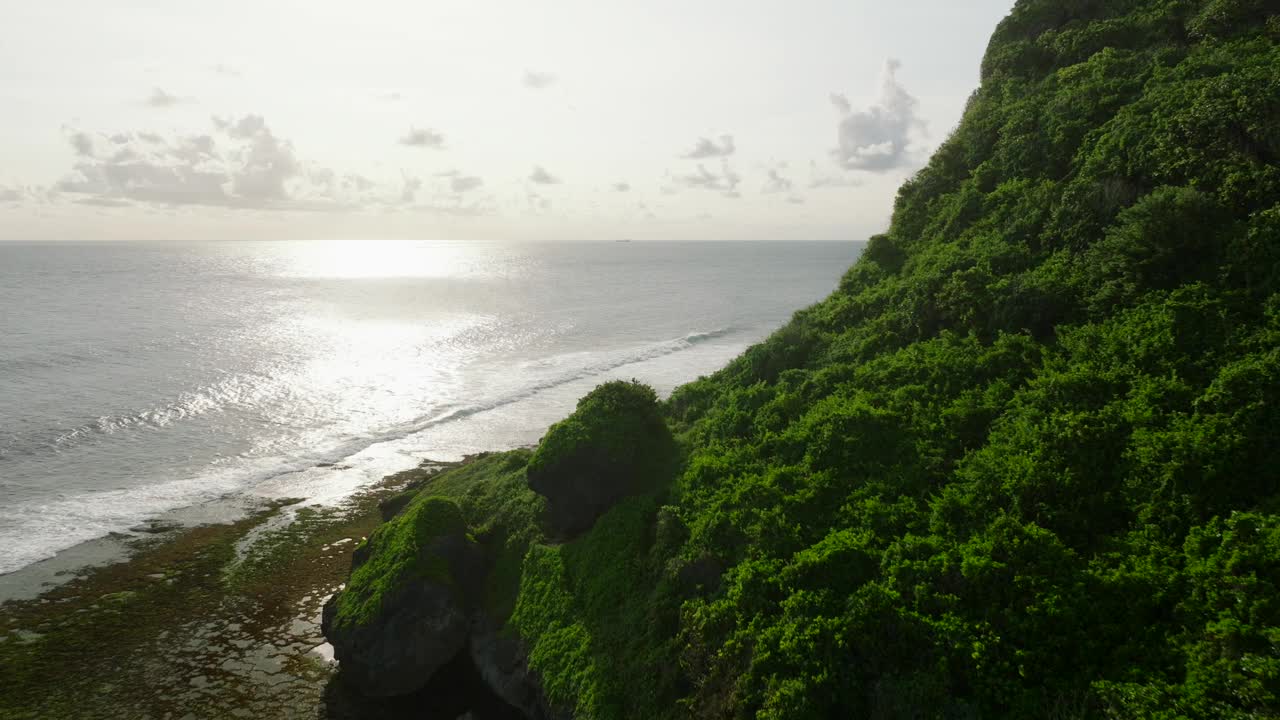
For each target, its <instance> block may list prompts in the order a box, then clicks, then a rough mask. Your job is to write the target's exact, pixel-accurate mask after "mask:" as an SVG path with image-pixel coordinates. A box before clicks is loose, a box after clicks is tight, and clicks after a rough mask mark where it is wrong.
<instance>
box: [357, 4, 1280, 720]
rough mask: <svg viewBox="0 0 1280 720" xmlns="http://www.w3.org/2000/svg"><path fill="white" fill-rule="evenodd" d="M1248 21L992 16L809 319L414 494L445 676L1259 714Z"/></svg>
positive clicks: (1258, 200) (937, 707) (710, 698)
mask: <svg viewBox="0 0 1280 720" xmlns="http://www.w3.org/2000/svg"><path fill="white" fill-rule="evenodd" d="M1278 12H1280V11H1277V9H1276V7H1275V5H1274V4H1273V3H1271V2H1266V1H1264V0H1107V1H1106V2H1102V1H1101V0H1021V1H1020V2H1018V4H1017V6H1016V7H1015V8H1014V10H1013V12H1012V14H1011V15H1010V16H1009V17H1008V18H1007V19H1006V20H1005V21H1004V22H1002V23H1001V24H1000V26H999V28H998V29H997V31H996V33H995V35H994V37H993V38H992V41H991V44H990V47H989V49H988V52H987V54H986V57H985V60H984V62H983V67H982V84H981V87H980V89H979V90H978V91H977V92H976V93H975V94H974V95H973V97H972V98H971V99H970V101H969V104H968V107H967V109H966V111H965V114H964V118H963V121H962V122H961V124H960V126H959V127H958V128H957V129H956V131H955V133H954V134H953V135H952V136H951V138H950V139H948V140H947V141H946V142H945V143H944V144H943V145H942V146H941V147H940V148H939V149H938V151H937V152H936V154H935V155H934V157H933V158H932V160H931V161H930V162H929V164H928V166H927V167H926V168H924V169H923V170H921V171H920V172H919V173H918V174H917V175H916V176H915V177H914V178H912V179H911V180H910V181H908V182H907V183H906V184H905V185H904V186H903V187H902V189H901V190H900V192H899V195H898V198H897V201H896V204H895V210H894V215H893V220H892V223H891V226H890V228H889V230H888V232H886V233H885V234H883V235H879V236H877V237H875V238H873V239H872V240H871V241H870V243H869V245H868V248H867V250H866V252H865V253H864V255H863V257H862V258H861V259H860V260H859V261H858V263H857V264H856V265H855V266H854V267H853V268H852V269H850V270H849V272H848V273H847V274H846V275H845V277H844V278H843V280H842V281H841V283H840V286H839V288H838V289H837V290H836V291H835V292H834V293H833V294H832V295H831V296H830V297H829V298H827V299H826V300H825V301H823V302H821V303H819V304H817V305H815V306H813V307H810V308H808V309H805V310H802V311H800V312H798V313H797V314H796V315H795V317H794V319H793V320H792V321H791V322H790V323H789V324H788V325H786V326H785V327H783V328H782V329H780V330H779V331H778V332H777V333H776V334H774V335H773V336H772V337H770V338H769V339H768V340H766V341H765V342H763V343H761V344H759V345H757V346H755V347H753V348H751V349H750V350H748V351H747V352H746V353H744V354H743V355H742V356H741V357H739V358H738V359H736V360H735V361H733V362H732V363H730V364H729V365H728V366H727V367H726V368H724V369H723V370H722V371H720V372H718V373H717V374H715V375H713V376H711V377H707V378H703V379H700V380H698V381H696V382H693V383H690V384H689V385H686V386H685V387H683V388H680V389H679V390H678V391H677V392H676V393H675V394H674V395H673V396H672V398H671V399H670V400H669V401H667V402H665V403H661V404H656V403H655V402H654V401H653V400H652V399H646V398H643V397H640V396H642V395H645V393H644V392H643V391H642V390H640V389H635V388H634V387H633V390H634V392H631V391H626V390H625V389H623V390H619V389H618V388H617V387H613V388H612V389H607V390H606V389H602V390H601V391H597V392H598V393H601V394H600V395H597V394H593V396H588V398H586V399H584V402H583V404H582V405H580V407H579V411H578V412H577V413H575V415H574V416H573V417H572V418H570V419H569V420H567V421H566V424H562V425H563V426H557V429H553V430H552V431H551V432H550V433H549V434H548V437H547V439H546V440H544V445H543V447H540V448H539V449H538V451H537V453H536V454H533V455H532V456H531V454H530V453H529V452H527V451H516V452H512V453H505V454H498V455H492V456H489V457H486V458H483V459H481V460H479V461H477V462H474V463H472V464H471V465H468V466H467V467H464V468H462V469H459V470H455V471H452V472H449V473H445V474H443V475H441V476H439V477H437V478H434V479H433V480H431V481H430V482H429V483H428V484H427V486H426V487H425V488H424V489H423V490H422V491H421V492H422V493H424V494H425V495H424V497H427V496H429V497H444V498H450V499H451V500H452V502H454V503H456V504H457V507H458V508H459V511H460V513H461V516H462V518H463V520H464V523H465V526H466V528H467V529H466V532H465V533H464V534H463V536H461V539H459V540H457V542H459V543H464V544H466V543H470V544H473V545H474V547H475V549H476V553H477V556H476V559H474V560H473V561H472V565H471V566H469V568H468V569H466V570H461V571H459V572H462V573H463V574H467V575H470V576H475V577H478V578H479V580H480V587H479V589H477V590H475V591H474V592H473V593H472V595H471V596H470V597H469V598H465V599H464V600H462V601H459V602H460V603H461V604H460V605H459V607H460V608H462V610H460V612H463V613H464V614H465V615H466V616H467V618H468V621H467V622H468V623H469V629H468V630H467V638H466V639H465V641H463V643H462V645H460V646H459V647H462V646H465V648H466V651H467V652H469V653H470V655H471V657H472V659H473V661H474V662H475V663H476V665H477V667H478V668H479V669H480V671H481V674H482V675H484V676H485V677H486V679H487V680H489V683H490V685H491V686H492V687H494V688H495V689H496V690H497V691H498V692H499V694H502V695H503V696H504V697H506V698H507V699H508V702H510V703H511V704H513V705H515V706H517V707H519V708H521V709H522V711H523V712H524V713H525V714H526V715H527V716H530V717H550V716H572V717H579V718H664V717H684V716H689V715H693V716H697V717H760V718H777V719H781V718H826V717H876V718H896V717H904V718H905V717H955V718H977V717H982V718H990V717H1010V718H1015V717H1016V718H1022V717H1062V718H1089V717H1192V718H1255V717H1275V716H1277V715H1280V483H1278V481H1280V442H1277V440H1278V439H1280V434H1278V431H1277V428H1280V123H1277V122H1276V119H1277V118H1280V47H1277V40H1280V15H1278V14H1277V13H1278ZM760 291H761V292H768V288H761V289H760ZM611 393H614V394H617V393H620V394H621V396H626V398H624V399H625V400H626V402H621V401H619V402H614V401H612V400H608V398H607V397H606V396H608V395H609V394H611ZM606 400H608V401H607V402H606ZM601 408H603V409H601ZM598 413H604V415H602V416H601V415H598ZM610 413H614V414H613V415H610ZM650 413H653V414H654V415H653V417H657V418H659V419H660V421H661V422H660V423H659V424H660V425H663V426H664V427H656V426H655V425H654V424H653V423H652V422H651V421H650ZM601 418H603V420H601ZM628 423H629V424H628ZM624 426H625V427H628V428H634V429H632V430H628V431H627V432H625V433H621V434H619V433H613V434H610V433H609V432H607V429H608V428H611V427H612V428H621V427H624ZM664 432H665V433H669V434H670V442H669V443H667V442H666V441H665V440H664V439H663V438H664ZM655 438H656V439H655ZM664 448H665V449H664ZM666 452H669V453H670V457H666V456H664V455H663V453H666ZM531 457H532V459H531ZM531 486H532V487H533V488H534V489H537V490H538V491H539V492H542V493H546V495H541V494H539V493H538V492H535V491H534V489H531ZM566 490H568V491H569V492H567V493H566V492H565V491H566ZM575 496H576V497H583V498H587V501H586V503H585V506H584V507H581V508H577V509H576V510H575V509H574V508H573V507H572V506H571V505H568V504H566V503H569V502H570V501H571V500H572V499H573V497H575ZM415 502H418V501H415ZM423 502H425V501H423ZM413 507H415V506H414V505H413V504H410V509H412V508H413ZM548 508H550V510H549V509H548ZM579 511H581V514H575V513H578V512H579ZM387 527H389V528H393V529H394V528H395V527H397V525H396V521H395V520H393V521H392V523H390V524H389V525H388V526H387ZM393 531H394V530H386V531H383V530H380V531H379V533H381V534H383V535H386V536H389V535H390V534H391V533H392V532H393ZM459 532H461V531H459ZM385 540H386V538H383V537H381V536H380V535H379V534H377V533H376V534H375V535H374V536H373V537H371V538H370V541H369V545H368V549H367V550H365V551H363V552H364V557H363V559H362V562H358V564H357V567H356V570H355V572H354V573H353V575H352V581H351V584H350V585H349V586H348V589H347V590H346V591H345V592H344V593H343V594H340V595H339V596H338V598H337V599H336V600H335V601H334V603H335V604H336V607H337V608H338V609H339V610H340V609H341V608H342V607H343V605H344V603H345V604H348V605H350V606H351V607H362V608H368V609H369V612H370V613H371V614H370V615H369V616H368V617H375V616H377V615H378V614H379V613H384V614H385V613H393V612H394V611H395V610H396V607H395V601H394V600H393V599H391V598H392V595H387V596H386V598H388V599H387V600H386V602H385V603H383V604H381V605H379V604H377V603H374V604H369V601H368V597H369V596H368V594H367V588H364V587H363V586H362V583H361V581H360V578H361V577H365V576H369V577H372V576H374V575H376V573H374V572H365V573H364V574H363V575H362V569H361V565H362V564H364V563H370V562H382V561H378V560H376V559H370V558H369V554H370V553H372V554H373V555H374V556H376V555H377V554H378V553H380V552H381V550H379V547H381V546H382V545H388V546H391V545H394V543H390V542H386V541H385ZM429 545H430V543H425V544H424V547H427V546H429ZM468 547H470V545H468ZM392 565H394V563H393V562H391V561H387V562H382V565H381V567H391V566H392ZM412 566H413V564H412V563H405V564H404V567H412ZM432 567H440V565H439V563H436V565H433V566H432ZM410 575H411V574H410ZM410 575H405V576H404V577H398V576H396V577H393V576H385V575H379V576H378V577H380V578H383V579H384V580H387V582H389V583H390V586H396V583H400V582H410V579H409V578H410ZM417 577H419V578H420V580H421V578H427V579H428V580H430V578H431V577H435V578H436V582H437V584H439V582H438V580H439V575H438V574H437V575H432V574H431V573H426V574H421V573H420V574H419V575H418V576H417ZM415 582H416V581H415ZM422 582H425V581H422ZM446 584H447V583H446ZM397 587H401V586H397ZM401 589H402V587H401ZM362 593H363V594H362ZM349 597H355V598H356V599H355V600H351V599H348V598H349ZM335 645H337V646H338V652H339V658H340V659H341V660H343V663H344V665H345V664H347V663H348V660H349V658H352V657H354V655H353V654H352V650H351V648H349V647H344V646H343V644H342V643H341V642H338V641H337V640H335ZM344 653H345V654H344ZM353 662H354V661H353ZM344 672H345V670H344ZM422 679H423V681H424V682H425V677H424V678H422Z"/></svg>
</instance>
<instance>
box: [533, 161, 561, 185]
mask: <svg viewBox="0 0 1280 720" xmlns="http://www.w3.org/2000/svg"><path fill="white" fill-rule="evenodd" d="M529 182H532V183H536V184H538V185H559V184H560V178H558V177H556V176H555V175H552V174H551V173H549V172H547V170H546V168H544V167H542V166H541V165H536V166H534V168H533V172H531V173H529Z"/></svg>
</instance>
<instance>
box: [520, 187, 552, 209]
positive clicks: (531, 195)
mask: <svg viewBox="0 0 1280 720" xmlns="http://www.w3.org/2000/svg"><path fill="white" fill-rule="evenodd" d="M524 198H525V201H526V202H527V203H528V204H529V212H532V213H535V214H538V215H541V214H542V213H545V212H547V211H548V210H550V209H551V200H550V198H547V197H546V196H544V195H539V194H538V193H536V192H533V191H532V190H530V191H529V192H527V193H525V196H524Z"/></svg>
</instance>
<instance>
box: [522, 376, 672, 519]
mask: <svg viewBox="0 0 1280 720" xmlns="http://www.w3.org/2000/svg"><path fill="white" fill-rule="evenodd" d="M674 450H675V446H674V442H673V441H672V438H671V431H670V430H668V429H667V424H666V422H665V421H664V420H663V417H662V412H661V408H660V406H659V405H658V396H657V395H656V394H655V393H654V391H653V388H650V387H648V386H647V385H642V384H640V383H638V382H635V381H632V382H622V381H615V382H609V383H605V384H603V385H601V386H599V387H597V388H596V389H595V390H592V391H591V392H590V393H588V394H587V395H586V396H585V397H583V398H582V399H581V400H579V401H578V407H577V409H576V410H575V411H574V413H573V414H572V415H570V416H569V417H567V418H565V419H564V420H562V421H560V422H558V423H556V424H555V425H552V426H551V428H550V429H549V430H548V431H547V434H546V436H545V437H544V438H543V439H542V442H541V443H540V444H539V445H538V449H537V451H536V452H534V454H533V457H532V458H531V459H530V460H529V467H528V476H529V487H531V488H533V489H534V490H536V491H537V492H538V493H540V494H542V495H544V496H546V497H547V499H548V502H549V505H550V508H549V509H550V511H551V516H552V523H553V525H554V526H555V527H556V528H558V529H560V530H562V531H564V532H567V533H569V534H574V533H577V532H581V531H583V530H586V529H587V528H589V527H591V523H592V522H594V521H595V519H596V517H598V516H599V515H600V514H601V513H603V512H604V511H605V510H608V509H609V507H611V506H612V505H613V504H614V503H615V502H617V500H618V499H619V498H621V497H624V496H627V495H633V494H635V493H637V492H642V491H644V490H647V489H652V485H653V481H654V479H655V478H658V477H662V476H666V475H669V474H670V471H671V468H670V465H671V462H672V461H673V460H674V458H675V452H674Z"/></svg>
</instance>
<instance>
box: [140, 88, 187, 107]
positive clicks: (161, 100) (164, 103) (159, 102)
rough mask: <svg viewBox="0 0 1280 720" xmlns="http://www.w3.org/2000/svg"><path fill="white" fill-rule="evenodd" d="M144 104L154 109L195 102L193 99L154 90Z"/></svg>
mask: <svg viewBox="0 0 1280 720" xmlns="http://www.w3.org/2000/svg"><path fill="white" fill-rule="evenodd" d="M143 102H145V103H146V104H147V105H148V106H150V107H153V108H167V107H173V106H174V105H181V104H183V103H189V102H193V100H192V99H191V98H183V97H178V96H177V95H174V94H172V93H168V92H165V91H164V90H162V89H160V88H154V89H153V90H152V91H151V94H150V95H148V96H147V99H146V100H144V101H143Z"/></svg>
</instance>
